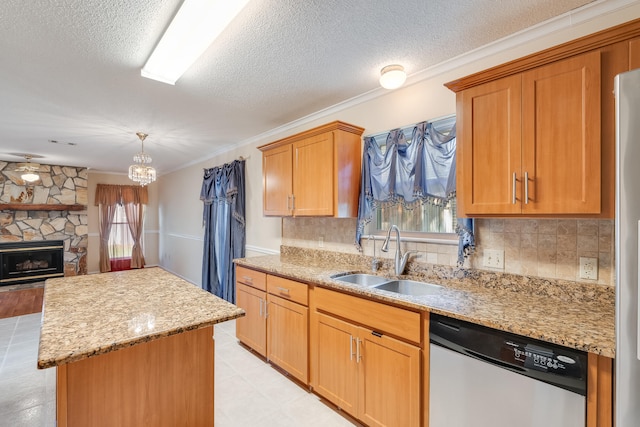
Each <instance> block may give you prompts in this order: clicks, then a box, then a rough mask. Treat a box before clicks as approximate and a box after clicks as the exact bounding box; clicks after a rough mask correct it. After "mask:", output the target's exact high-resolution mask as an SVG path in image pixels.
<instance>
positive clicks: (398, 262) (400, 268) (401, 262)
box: [380, 224, 418, 276]
mask: <svg viewBox="0 0 640 427" xmlns="http://www.w3.org/2000/svg"><path fill="white" fill-rule="evenodd" d="M392 230H395V231H396V255H395V263H394V264H395V268H396V276H400V275H401V274H402V273H404V268H405V266H406V265H407V261H408V260H409V256H411V254H415V253H417V252H418V251H407V252H405V253H404V255H403V254H402V250H401V249H400V230H399V229H398V227H397V226H396V225H395V224H393V225H391V227H389V231H388V232H387V238H386V239H384V243H383V244H382V248H380V250H381V251H382V252H388V251H389V239H390V238H391V231H392Z"/></svg>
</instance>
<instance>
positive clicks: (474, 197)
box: [445, 20, 640, 218]
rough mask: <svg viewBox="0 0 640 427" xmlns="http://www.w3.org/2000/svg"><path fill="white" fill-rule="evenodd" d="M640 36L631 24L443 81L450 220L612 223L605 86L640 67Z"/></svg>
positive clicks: (611, 128) (610, 111)
mask: <svg viewBox="0 0 640 427" xmlns="http://www.w3.org/2000/svg"><path fill="white" fill-rule="evenodd" d="M639 37H640V20H635V21H630V22H628V23H625V24H622V25H618V26H616V27H612V28H609V29H606V30H603V31H600V32H598V33H594V34H590V35H588V36H585V37H582V38H579V39H576V40H572V41H570V42H567V43H563V44H561V45H558V46H554V47H551V48H549V49H546V50H543V51H540V52H536V53H534V54H531V55H528V56H526V57H523V58H519V59H516V60H514V61H510V62H507V63H504V64H501V65H498V66H496V67H493V68H490V69H487V70H484V71H481V72H478V73H475V74H472V75H470V76H466V77H463V78H461V79H458V80H455V81H452V82H449V83H447V84H446V85H445V86H447V87H448V88H449V89H451V90H453V91H454V92H456V94H457V115H458V153H457V162H458V164H457V173H458V183H457V186H458V213H459V214H461V215H466V216H518V215H520V216H537V215H540V216H544V215H546V216H552V217H561V216H563V215H567V216H568V215H570V216H571V217H587V218H613V216H614V213H615V209H614V202H615V200H614V197H615V100H614V95H613V81H614V77H615V76H616V75H617V74H619V73H622V72H625V71H628V70H630V69H634V68H638V67H640V41H639V40H640V39H639ZM514 173H515V174H516V175H515V185H514ZM525 173H526V174H527V177H526V179H525ZM514 191H515V203H514ZM527 193H528V194H527ZM527 196H528V197H527Z"/></svg>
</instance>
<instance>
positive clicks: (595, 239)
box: [282, 218, 615, 285]
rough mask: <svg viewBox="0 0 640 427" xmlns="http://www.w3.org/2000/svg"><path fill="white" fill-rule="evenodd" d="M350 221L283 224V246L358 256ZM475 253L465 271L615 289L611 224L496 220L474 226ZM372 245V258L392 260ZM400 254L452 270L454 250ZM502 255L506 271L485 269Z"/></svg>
mask: <svg viewBox="0 0 640 427" xmlns="http://www.w3.org/2000/svg"><path fill="white" fill-rule="evenodd" d="M355 227H356V220H355V219H353V218H345V219H343V218H284V219H283V224H282V244H283V245H287V246H295V247H302V248H310V249H322V250H327V251H335V252H344V253H350V254H357V253H358V251H357V250H356V248H355V246H354V243H353V242H354V237H355ZM475 229H476V233H475V234H476V251H475V253H474V254H473V255H471V256H470V257H469V259H467V261H466V262H465V267H471V268H476V269H480V270H489V271H504V272H505V273H512V274H519V275H525V276H535V277H544V278H550V279H563V280H572V281H577V282H585V283H598V284H602V285H613V284H614V262H615V261H614V260H615V258H614V234H613V233H614V221H613V220H597V219H596V220H592V219H497V218H481V219H476V221H475ZM362 245H363V248H364V254H365V255H368V256H371V255H373V243H372V241H368V240H367V239H363V241H362ZM394 248H395V247H394V246H392V247H391V250H390V251H389V252H387V253H383V252H381V251H380V242H379V241H378V242H376V256H377V257H382V258H392V257H393V254H394V250H395V249H394ZM402 249H403V250H407V249H412V250H417V251H418V252H419V254H420V256H419V257H418V258H417V259H415V261H417V262H420V263H429V264H442V265H450V266H455V265H456V262H457V249H458V248H457V245H452V244H437V243H426V242H411V241H409V242H403V243H402ZM490 249H493V250H498V251H504V269H499V270H498V269H491V268H487V267H485V266H484V265H483V257H484V251H486V250H490ZM580 257H592V258H597V259H598V279H597V280H585V279H580V278H579V265H580Z"/></svg>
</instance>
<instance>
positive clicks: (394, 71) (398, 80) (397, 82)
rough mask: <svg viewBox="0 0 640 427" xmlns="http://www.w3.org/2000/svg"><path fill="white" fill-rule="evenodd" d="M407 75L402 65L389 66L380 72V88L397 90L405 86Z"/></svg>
mask: <svg viewBox="0 0 640 427" xmlns="http://www.w3.org/2000/svg"><path fill="white" fill-rule="evenodd" d="M406 79H407V74H406V73H405V72H404V67H403V66H402V65H397V64H394V65H387V66H386V67H384V68H383V69H382V70H380V86H382V87H383V88H385V89H396V88H399V87H400V86H402V85H403V84H404V81H405V80H406Z"/></svg>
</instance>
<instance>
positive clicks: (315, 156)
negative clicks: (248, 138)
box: [258, 121, 364, 218]
mask: <svg viewBox="0 0 640 427" xmlns="http://www.w3.org/2000/svg"><path fill="white" fill-rule="evenodd" d="M363 131H364V129H363V128H360V127H357V126H353V125H350V124H347V123H343V122H340V121H335V122H332V123H329V124H326V125H324V126H320V127H317V128H314V129H311V130H308V131H306V132H303V133H299V134H296V135H293V136H290V137H287V138H285V139H281V140H278V141H275V142H272V143H270V144H267V145H263V146H260V147H258V148H259V149H260V150H261V151H262V176H263V197H264V200H263V213H264V215H265V216H332V217H340V218H348V217H355V216H357V214H358V193H359V190H360V168H361V163H362V143H361V135H362V132H363Z"/></svg>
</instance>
